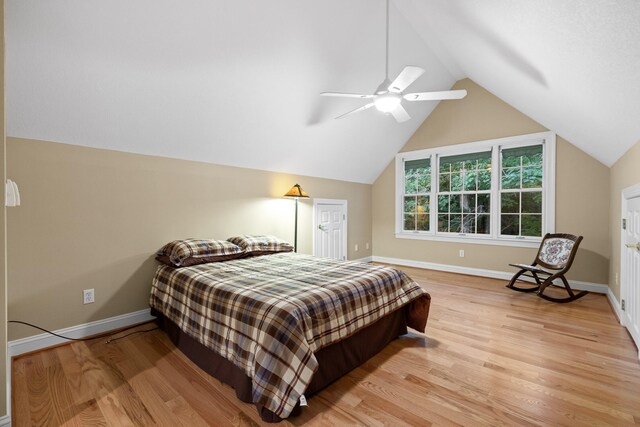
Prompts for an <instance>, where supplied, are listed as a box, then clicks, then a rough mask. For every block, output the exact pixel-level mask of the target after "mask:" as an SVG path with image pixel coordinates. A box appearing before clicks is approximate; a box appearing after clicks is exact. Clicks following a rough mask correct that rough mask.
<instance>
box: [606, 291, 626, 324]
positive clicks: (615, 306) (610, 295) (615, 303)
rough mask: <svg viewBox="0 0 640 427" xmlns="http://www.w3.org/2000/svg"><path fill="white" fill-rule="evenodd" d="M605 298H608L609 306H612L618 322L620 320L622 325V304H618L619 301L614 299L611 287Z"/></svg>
mask: <svg viewBox="0 0 640 427" xmlns="http://www.w3.org/2000/svg"><path fill="white" fill-rule="evenodd" d="M607 298H608V299H609V303H610V304H611V307H613V311H614V312H615V314H616V316H618V322H620V324H621V325H623V326H624V323H622V306H620V303H619V302H618V300H617V299H616V297H615V295H613V292H611V288H609V291H608V292H607Z"/></svg>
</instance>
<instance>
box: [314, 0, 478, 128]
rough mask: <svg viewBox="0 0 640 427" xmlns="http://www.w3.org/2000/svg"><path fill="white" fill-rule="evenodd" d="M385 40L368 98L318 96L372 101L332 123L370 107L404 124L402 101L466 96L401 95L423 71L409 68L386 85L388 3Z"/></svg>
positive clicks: (340, 94) (461, 92) (454, 93)
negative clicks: (380, 75) (381, 73)
mask: <svg viewBox="0 0 640 427" xmlns="http://www.w3.org/2000/svg"><path fill="white" fill-rule="evenodd" d="M386 19H387V22H386V23H387V34H386V35H387V39H386V57H385V79H384V81H383V82H382V83H380V86H378V88H377V89H376V92H375V93H374V94H372V95H367V94H358V93H344V92H322V93H321V94H320V95H321V96H333V97H342V98H362V99H373V102H370V103H368V104H366V105H363V106H362V107H359V108H356V109H355V110H351V111H349V112H347V113H345V114H342V115H340V116H338V117H336V119H342V118H344V117H347V116H350V115H352V114H354V113H357V112H360V111H364V110H367V109H369V108H371V107H373V106H375V107H376V110H378V111H380V112H381V113H385V114H391V115H392V116H393V117H394V118H395V119H396V121H397V122H398V123H402V122H406V121H407V120H409V119H411V116H409V113H407V110H405V109H404V107H403V106H402V101H403V100H407V101H441V100H445V99H462V98H464V97H465V96H466V95H467V91H466V90H445V91H439V92H417V93H406V94H405V93H404V90H405V89H407V88H408V87H409V86H410V85H411V84H412V83H413V82H415V81H416V80H417V79H418V78H419V77H420V76H421V75H422V74H424V69H423V68H420V67H416V66H413V65H407V66H406V67H404V69H403V70H402V71H401V72H400V74H398V76H397V77H396V78H395V79H394V80H393V81H392V82H390V80H389V0H387V15H386Z"/></svg>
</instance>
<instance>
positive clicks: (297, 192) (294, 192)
mask: <svg viewBox="0 0 640 427" xmlns="http://www.w3.org/2000/svg"><path fill="white" fill-rule="evenodd" d="M284 197H293V198H294V199H296V225H295V228H294V232H293V251H294V252H298V199H299V198H300V197H303V198H309V195H308V194H307V193H305V192H304V190H303V189H302V188H300V184H296V185H294V186H293V187H291V190H289V191H287V194H285V195H284Z"/></svg>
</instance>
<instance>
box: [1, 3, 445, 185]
mask: <svg viewBox="0 0 640 427" xmlns="http://www.w3.org/2000/svg"><path fill="white" fill-rule="evenodd" d="M384 13H385V6H384V2H383V1H375V2H374V1H371V0H351V1H348V2H345V1H341V0H329V1H316V0H270V1H257V0H254V1H249V0H234V1H223V0H216V1H204V0H203V1H189V2H180V1H169V0H136V1H129V0H116V1H103V0H101V1H98V0H7V1H6V22H7V25H6V31H7V41H6V44H7V54H6V55H7V56H6V64H7V71H6V76H7V77H6V87H7V89H6V94H7V111H8V121H7V124H8V135H10V136H15V137H24V138H33V139H42V140H49V141H57V142H63V143H69V144H77V145H86V146H92V147H100V148H109V149H114V150H122V151H128V152H135V153H142V154H153V155H159V156H167V157H175V158H182V159H190V160H200V161H205V162H211V163H218V164H227V165H235V166H244V167H250V168H256V169H265V170H271V171H281V172H290V173H297V174H303V175H310V176H319V177H328V178H334V179H342V180H347V181H357V182H365V183H371V182H373V181H374V180H375V178H376V177H377V176H378V174H379V173H380V172H381V171H382V169H383V168H384V167H385V166H386V165H387V163H388V162H389V160H390V159H392V158H393V156H394V155H395V153H396V152H397V151H398V150H399V149H400V147H402V145H403V144H404V143H405V141H407V139H408V138H409V137H410V136H411V135H412V134H413V132H414V131H415V130H416V129H417V128H418V126H419V125H420V124H421V123H422V121H423V120H424V119H425V118H426V116H427V115H428V113H429V112H431V110H432V109H433V108H434V107H435V105H436V103H434V102H425V103H407V104H410V105H407V107H406V108H407V110H408V112H409V114H410V115H411V116H412V117H413V120H410V121H408V122H406V123H402V124H398V123H396V121H395V120H394V119H393V118H392V117H385V116H382V115H381V114H380V113H378V112H377V111H374V109H371V110H369V111H365V112H362V113H360V114H358V115H355V116H352V117H349V118H346V119H343V120H334V119H333V117H335V116H338V115H340V114H342V113H344V112H347V111H349V110H351V109H353V108H356V107H358V106H360V105H364V103H365V102H363V101H361V100H357V99H356V100H349V99H347V100H345V99H336V98H322V97H320V96H319V93H320V92H323V91H345V92H362V93H373V91H374V90H375V89H376V87H377V86H378V85H379V84H380V83H381V82H382V80H384V77H385V76H384V64H385V59H384V58H385V56H384V46H385V27H384V23H385V15H384ZM390 44H391V47H390V48H391V53H390V70H389V72H390V74H391V76H392V77H393V76H395V75H396V74H397V73H399V72H400V70H401V69H402V68H403V67H404V65H407V64H411V65H418V66H422V67H424V68H425V69H427V73H426V74H425V75H424V76H423V77H422V78H420V79H419V80H418V81H417V82H416V83H415V84H414V85H413V86H411V89H415V90H418V91H424V90H437V89H440V90H442V89H449V88H450V87H451V86H452V85H453V83H454V82H455V79H454V77H453V76H452V75H451V74H450V73H449V72H448V71H447V70H446V69H445V68H444V67H443V66H442V65H441V64H440V63H439V62H438V60H437V59H436V58H435V56H434V55H433V54H432V53H431V51H430V50H429V49H428V48H427V47H426V45H425V44H424V42H423V41H422V39H421V37H420V36H419V35H418V34H417V33H416V31H415V30H414V29H413V28H412V27H411V26H410V25H408V24H407V22H406V21H405V19H404V18H403V17H402V15H401V14H400V13H398V11H397V10H396V9H395V7H392V8H391V35H390Z"/></svg>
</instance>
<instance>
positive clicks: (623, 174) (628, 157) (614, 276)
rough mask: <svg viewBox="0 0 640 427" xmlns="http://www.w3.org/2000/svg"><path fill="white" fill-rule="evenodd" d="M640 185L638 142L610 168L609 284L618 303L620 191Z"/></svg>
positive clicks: (639, 151) (639, 149)
mask: <svg viewBox="0 0 640 427" xmlns="http://www.w3.org/2000/svg"><path fill="white" fill-rule="evenodd" d="M639 183H640V141H638V143H636V145H634V146H633V147H632V148H631V149H630V150H629V151H627V152H626V153H625V154H624V156H622V157H621V158H620V159H619V160H618V161H617V162H616V163H615V164H614V165H613V166H612V167H611V207H610V209H611V214H610V225H609V227H610V230H611V267H610V269H609V283H610V284H611V285H610V286H611V291H612V292H613V294H614V295H615V297H616V298H617V299H618V301H620V283H619V278H620V227H621V226H622V224H621V222H622V221H621V220H622V216H621V212H620V207H621V203H622V190H624V189H625V188H627V187H630V186H632V185H635V184H639Z"/></svg>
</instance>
